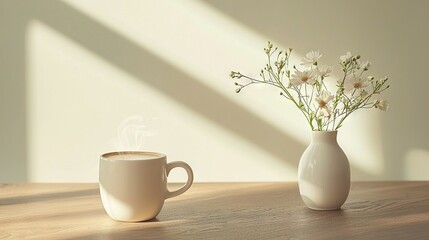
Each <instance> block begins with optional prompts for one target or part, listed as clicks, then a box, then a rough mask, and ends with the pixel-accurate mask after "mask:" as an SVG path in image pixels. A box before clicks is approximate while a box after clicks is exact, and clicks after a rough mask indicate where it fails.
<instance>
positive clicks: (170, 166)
mask: <svg viewBox="0 0 429 240" xmlns="http://www.w3.org/2000/svg"><path fill="white" fill-rule="evenodd" d="M176 167H181V168H183V169H185V170H186V173H187V174H188V181H187V182H186V184H185V185H183V186H182V187H181V188H179V189H177V190H176V191H172V192H170V191H169V190H168V189H167V196H166V197H165V199H167V198H172V197H176V196H179V195H180V194H182V193H184V192H186V190H188V189H189V188H190V187H191V185H192V182H193V181H194V173H193V172H192V168H191V167H190V166H189V165H188V164H187V163H185V162H181V161H178V162H170V163H167V169H166V170H167V177H168V174H170V171H171V170H172V169H173V168H176Z"/></svg>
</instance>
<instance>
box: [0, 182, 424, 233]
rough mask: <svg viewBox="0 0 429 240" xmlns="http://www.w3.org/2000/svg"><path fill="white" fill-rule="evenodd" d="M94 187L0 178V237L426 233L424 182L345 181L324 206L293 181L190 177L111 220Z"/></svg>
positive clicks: (92, 185) (96, 187) (91, 185)
mask: <svg viewBox="0 0 429 240" xmlns="http://www.w3.org/2000/svg"><path fill="white" fill-rule="evenodd" d="M172 187H177V186H172ZM98 191H99V190H98V185H97V184H92V183H91V184H11V185H9V184H2V185H0V239H429V182H359V183H352V189H351V192H350V196H349V199H348V200H347V202H346V204H345V205H344V206H343V209H342V210H341V211H325V212H319V211H313V210H309V209H307V208H306V207H305V206H304V204H303V203H302V201H301V199H300V197H299V193H298V188H297V184H296V183H197V184H194V185H193V186H192V187H191V189H190V190H189V191H188V192H186V193H185V194H183V195H181V196H179V197H176V198H173V199H168V200H167V201H166V203H165V205H164V208H163V210H162V211H161V213H160V214H159V215H158V217H157V218H156V219H154V220H152V221H149V222H141V223H122V222H115V221H113V220H111V219H110V218H109V217H108V216H107V214H106V213H105V212H104V210H103V207H102V204H101V201H100V197H99V192H98Z"/></svg>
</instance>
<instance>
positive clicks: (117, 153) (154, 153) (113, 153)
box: [100, 151, 166, 162]
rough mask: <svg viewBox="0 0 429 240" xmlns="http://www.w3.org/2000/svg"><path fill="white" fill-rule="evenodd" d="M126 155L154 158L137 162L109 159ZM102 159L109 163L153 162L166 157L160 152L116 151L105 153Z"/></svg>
mask: <svg viewBox="0 0 429 240" xmlns="http://www.w3.org/2000/svg"><path fill="white" fill-rule="evenodd" d="M126 154H137V155H139V154H142V155H146V156H153V158H150V159H137V160H129V159H111V158H109V157H111V156H118V155H126ZM100 158H101V159H103V160H108V161H133V162H135V161H151V160H158V159H163V158H166V155H165V154H163V153H158V152H147V151H114V152H107V153H103V154H102V155H101V156H100Z"/></svg>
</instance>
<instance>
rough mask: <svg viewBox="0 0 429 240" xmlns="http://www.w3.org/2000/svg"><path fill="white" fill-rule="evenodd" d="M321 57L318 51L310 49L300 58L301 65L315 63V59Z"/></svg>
mask: <svg viewBox="0 0 429 240" xmlns="http://www.w3.org/2000/svg"><path fill="white" fill-rule="evenodd" d="M321 57H322V54H321V53H320V52H319V51H317V52H316V51H311V52H309V53H307V54H306V55H305V58H303V59H302V63H301V65H316V64H317V61H318V60H319V59H320V58H321Z"/></svg>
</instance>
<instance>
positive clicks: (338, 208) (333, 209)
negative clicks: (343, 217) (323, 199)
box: [307, 206, 341, 211]
mask: <svg viewBox="0 0 429 240" xmlns="http://www.w3.org/2000/svg"><path fill="white" fill-rule="evenodd" d="M307 208H309V209H311V210H314V211H340V210H341V207H335V208H319V207H310V206H307Z"/></svg>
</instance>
